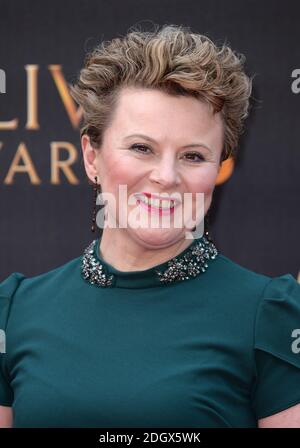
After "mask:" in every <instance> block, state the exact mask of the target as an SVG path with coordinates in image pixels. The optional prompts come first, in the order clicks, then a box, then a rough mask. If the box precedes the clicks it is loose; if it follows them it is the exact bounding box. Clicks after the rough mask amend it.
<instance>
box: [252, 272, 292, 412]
mask: <svg viewBox="0 0 300 448" xmlns="http://www.w3.org/2000/svg"><path fill="white" fill-rule="evenodd" d="M254 359H255V381H254V387H253V389H252V403H253V408H254V411H255V413H256V417H257V419H260V418H264V417H268V416H270V415H273V414H276V413H277V412H280V411H283V410H284V409H287V408H289V407H291V406H294V405H296V404H298V403H300V285H299V283H298V282H297V281H296V280H295V279H294V277H293V276H292V275H291V274H284V275H282V276H279V277H274V278H272V279H270V281H269V283H268V284H267V286H266V287H265V290H264V292H263V296H262V298H261V301H260V303H259V306H258V308H257V314H256V321H255V338H254Z"/></svg>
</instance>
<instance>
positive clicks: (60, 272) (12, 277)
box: [0, 256, 81, 303]
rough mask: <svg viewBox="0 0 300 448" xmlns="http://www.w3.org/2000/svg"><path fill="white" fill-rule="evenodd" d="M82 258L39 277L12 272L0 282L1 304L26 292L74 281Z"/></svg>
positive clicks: (77, 258) (70, 261) (74, 259)
mask: <svg viewBox="0 0 300 448" xmlns="http://www.w3.org/2000/svg"><path fill="white" fill-rule="evenodd" d="M80 262H81V256H78V257H76V258H72V259H71V260H68V261H67V262H66V263H63V264H61V265H59V266H57V267H55V268H53V269H50V270H48V271H45V272H42V273H40V274H37V275H33V276H27V275H25V274H24V273H23V272H17V271H16V272H12V273H11V274H9V275H8V276H7V277H5V278H4V279H3V280H2V281H1V282H0V303H1V301H2V302H3V301H4V302H5V301H7V300H8V299H11V298H13V297H14V296H15V295H19V294H20V293H22V292H25V291H29V290H30V291H33V290H35V289H36V288H43V287H51V285H53V286H54V285H56V286H57V283H59V282H61V283H66V282H68V280H70V281H72V278H73V274H74V275H77V273H78V270H79V269H80Z"/></svg>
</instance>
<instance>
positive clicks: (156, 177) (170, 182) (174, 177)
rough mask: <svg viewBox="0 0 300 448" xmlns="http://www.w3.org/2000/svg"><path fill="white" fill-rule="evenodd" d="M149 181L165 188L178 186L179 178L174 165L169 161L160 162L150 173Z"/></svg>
mask: <svg viewBox="0 0 300 448" xmlns="http://www.w3.org/2000/svg"><path fill="white" fill-rule="evenodd" d="M150 180H151V181H152V182H157V183H159V184H161V185H163V186H164V187H166V188H167V187H168V188H170V187H173V186H175V185H179V184H180V176H179V173H178V170H177V168H176V164H175V163H172V162H170V161H162V162H161V163H160V164H159V165H158V166H156V167H155V168H154V169H153V171H152V172H151V175H150Z"/></svg>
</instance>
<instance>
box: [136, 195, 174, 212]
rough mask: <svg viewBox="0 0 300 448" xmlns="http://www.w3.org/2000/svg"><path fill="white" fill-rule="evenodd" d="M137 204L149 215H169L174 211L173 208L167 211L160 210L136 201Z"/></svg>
mask: <svg viewBox="0 0 300 448" xmlns="http://www.w3.org/2000/svg"><path fill="white" fill-rule="evenodd" d="M137 203H138V204H139V205H140V206H141V207H142V208H144V209H145V210H147V212H149V213H152V212H153V213H157V214H159V215H171V214H173V213H174V209H175V207H170V208H169V209H162V208H158V207H154V206H152V205H147V204H145V203H144V202H143V201H141V200H139V199H137Z"/></svg>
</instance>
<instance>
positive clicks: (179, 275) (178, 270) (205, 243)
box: [156, 236, 218, 283]
mask: <svg viewBox="0 0 300 448" xmlns="http://www.w3.org/2000/svg"><path fill="white" fill-rule="evenodd" d="M217 255H218V251H217V249H216V247H215V245H214V243H213V242H212V241H211V240H210V239H208V238H206V237H205V236H203V237H202V238H201V239H200V241H199V242H198V243H196V244H195V245H193V247H192V248H190V249H189V250H188V251H187V252H186V254H184V255H182V256H179V257H174V258H172V260H169V261H168V268H167V269H165V270H164V271H163V272H161V271H158V270H156V272H157V274H158V276H159V279H160V281H161V282H162V283H171V282H177V281H180V280H188V279H189V278H191V277H196V276H197V275H198V274H200V273H201V272H205V271H206V269H207V268H208V264H207V262H208V261H209V260H213V259H214V258H216V256H217Z"/></svg>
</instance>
